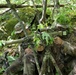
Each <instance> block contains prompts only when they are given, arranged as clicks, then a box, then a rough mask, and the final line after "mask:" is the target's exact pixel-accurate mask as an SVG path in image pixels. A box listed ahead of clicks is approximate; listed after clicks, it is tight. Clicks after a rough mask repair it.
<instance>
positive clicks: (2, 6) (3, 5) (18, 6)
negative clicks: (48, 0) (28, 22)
mask: <svg viewBox="0 0 76 75" xmlns="http://www.w3.org/2000/svg"><path fill="white" fill-rule="evenodd" d="M12 6H14V7H15V8H23V7H34V6H33V5H17V4H12ZM35 6H36V8H41V7H42V5H35ZM47 7H54V5H47ZM60 7H64V5H63V4H62V5H60ZM0 8H9V7H8V6H7V4H0Z"/></svg>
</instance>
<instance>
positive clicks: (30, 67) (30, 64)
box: [15, 22, 44, 75]
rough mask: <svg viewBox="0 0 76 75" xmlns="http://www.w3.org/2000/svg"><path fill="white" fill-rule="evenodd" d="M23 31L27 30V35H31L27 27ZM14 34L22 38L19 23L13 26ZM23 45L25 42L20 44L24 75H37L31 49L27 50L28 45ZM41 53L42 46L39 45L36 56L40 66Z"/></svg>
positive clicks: (22, 34) (42, 50)
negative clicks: (22, 52) (22, 53)
mask: <svg viewBox="0 0 76 75" xmlns="http://www.w3.org/2000/svg"><path fill="white" fill-rule="evenodd" d="M23 23H24V22H23ZM25 29H27V33H28V34H30V33H31V32H30V30H29V29H28V27H25ZM15 34H17V35H18V36H19V38H22V37H24V33H23V29H22V28H21V25H20V23H17V24H16V26H15ZM28 43H29V42H28ZM24 44H25V42H22V43H21V45H20V46H22V47H23V49H24V51H25V55H24V57H23V63H24V75H38V71H37V67H36V62H35V58H34V55H33V50H32V49H31V48H28V44H27V45H26V44H25V45H24ZM43 52H44V45H43V44H42V43H40V44H39V46H38V47H37V56H38V60H39V63H40V64H41V63H42V62H41V59H40V58H41V57H42V54H43Z"/></svg>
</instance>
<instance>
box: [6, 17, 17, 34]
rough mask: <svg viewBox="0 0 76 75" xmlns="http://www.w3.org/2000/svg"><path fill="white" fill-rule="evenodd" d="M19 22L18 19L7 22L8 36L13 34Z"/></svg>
mask: <svg viewBox="0 0 76 75" xmlns="http://www.w3.org/2000/svg"><path fill="white" fill-rule="evenodd" d="M17 22H18V20H17V19H16V18H12V19H10V20H8V21H6V25H5V29H6V33H7V34H8V35H10V34H11V32H12V31H13V29H14V26H15V25H16V23H17Z"/></svg>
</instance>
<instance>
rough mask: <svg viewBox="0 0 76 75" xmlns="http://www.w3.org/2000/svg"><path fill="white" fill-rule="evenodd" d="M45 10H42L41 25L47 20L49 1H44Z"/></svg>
mask: <svg viewBox="0 0 76 75" xmlns="http://www.w3.org/2000/svg"><path fill="white" fill-rule="evenodd" d="M42 5H43V10H42V17H41V19H40V21H39V23H41V22H43V23H44V22H45V18H46V9H47V0H43V4H42Z"/></svg>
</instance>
